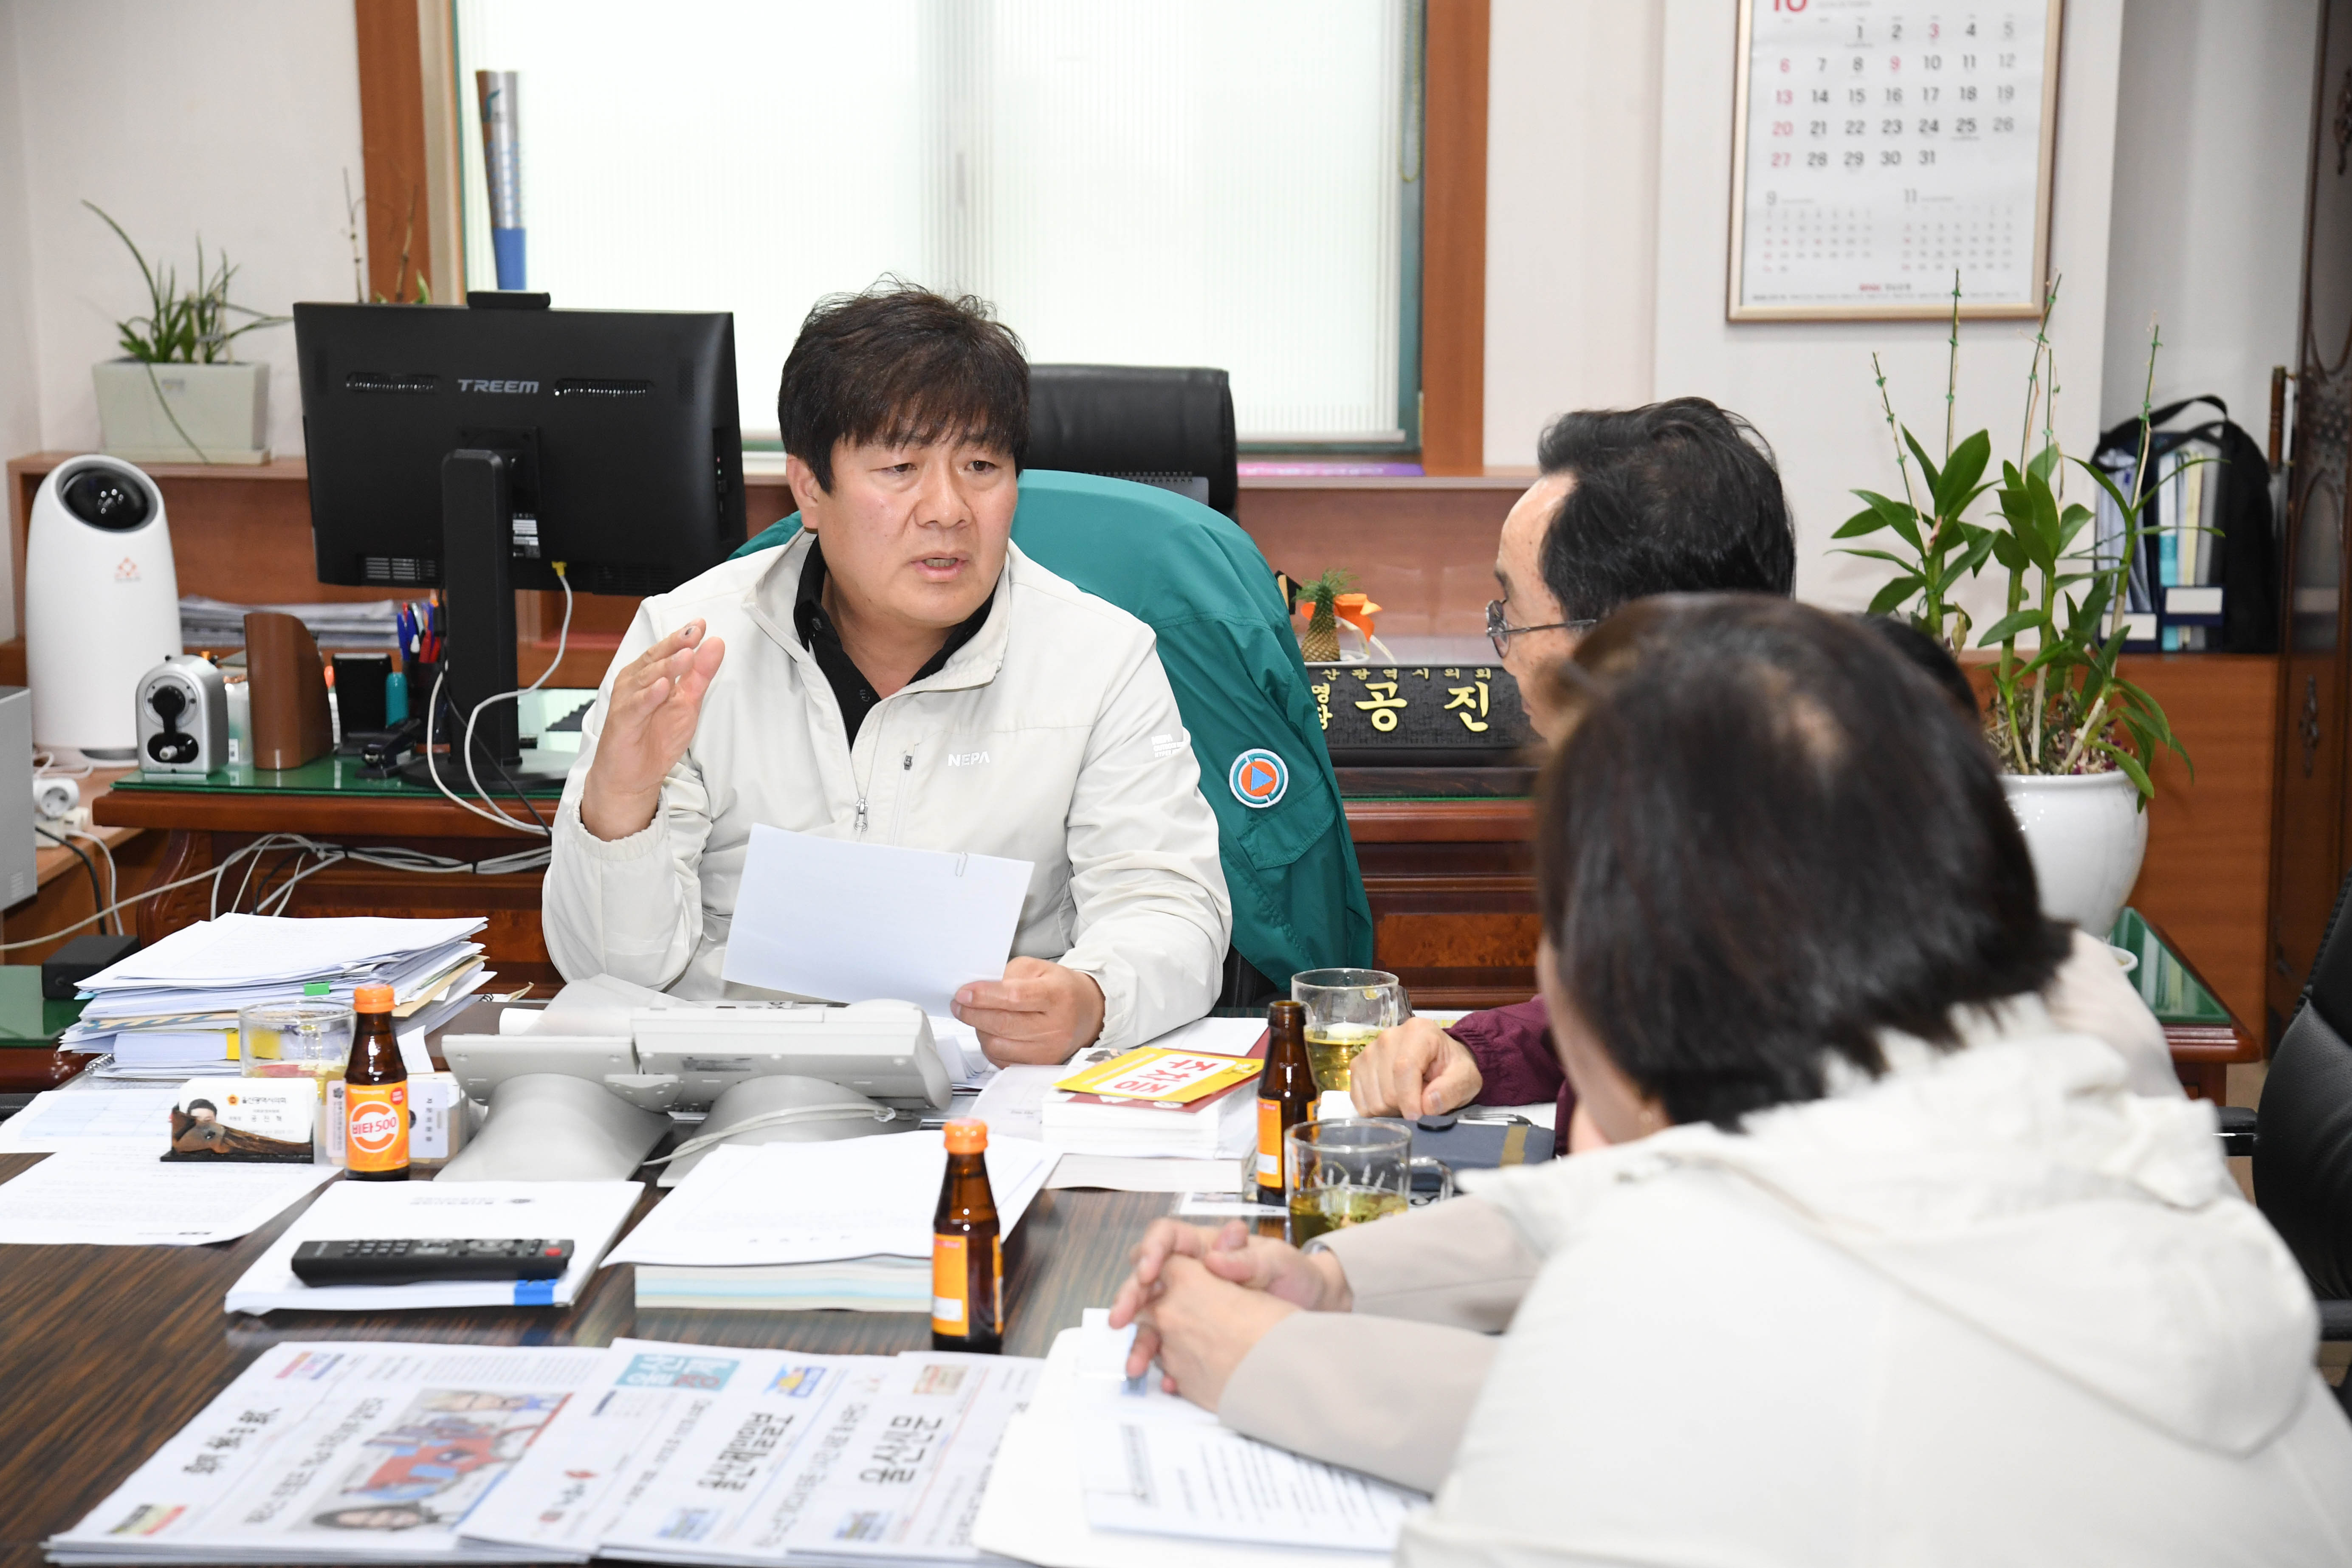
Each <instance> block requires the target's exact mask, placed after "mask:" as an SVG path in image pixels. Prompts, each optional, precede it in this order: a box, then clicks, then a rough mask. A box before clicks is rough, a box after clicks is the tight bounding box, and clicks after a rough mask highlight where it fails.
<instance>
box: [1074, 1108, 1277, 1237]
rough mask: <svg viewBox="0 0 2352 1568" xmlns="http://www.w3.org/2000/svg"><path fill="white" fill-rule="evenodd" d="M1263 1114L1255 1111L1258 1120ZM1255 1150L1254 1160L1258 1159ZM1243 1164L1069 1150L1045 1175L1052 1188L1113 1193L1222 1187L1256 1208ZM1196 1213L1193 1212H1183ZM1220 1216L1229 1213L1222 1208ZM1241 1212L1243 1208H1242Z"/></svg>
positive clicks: (1194, 1191) (1196, 1191)
mask: <svg viewBox="0 0 2352 1568" xmlns="http://www.w3.org/2000/svg"><path fill="white" fill-rule="evenodd" d="M1256 1116H1257V1113H1256V1112H1255V1110H1253V1111H1252V1112H1251V1113H1250V1117H1251V1120H1252V1121H1255V1120H1256ZM1255 1157H1256V1156H1255V1152H1253V1154H1252V1156H1251V1158H1252V1159H1253V1161H1255ZM1242 1175H1243V1167H1242V1163H1241V1161H1240V1160H1239V1159H1238V1158H1236V1159H1231V1160H1180V1159H1173V1158H1166V1157H1153V1156H1144V1157H1142V1158H1138V1157H1136V1156H1134V1155H1130V1154H1065V1155H1063V1156H1062V1157H1061V1159H1060V1160H1059V1161H1058V1162H1057V1163H1055V1166H1054V1173H1053V1174H1052V1175H1050V1176H1048V1177H1046V1178H1045V1184H1046V1185H1047V1186H1048V1187H1054V1188H1062V1187H1097V1188H1100V1189H1101V1190H1103V1191H1105V1192H1113V1193H1188V1194H1195V1195H1199V1194H1215V1193H1216V1192H1218V1191H1219V1190H1221V1189H1222V1190H1223V1192H1224V1193H1226V1194H1234V1196H1233V1201H1234V1202H1235V1203H1245V1204H1248V1205H1250V1206H1251V1207H1252V1208H1255V1207H1256V1205H1257V1200H1256V1199H1255V1198H1254V1197H1244V1196H1241V1195H1239V1194H1241V1190H1242V1188H1241V1184H1242ZM1178 1212H1179V1213H1190V1212H1192V1211H1190V1210H1179V1211H1178ZM1216 1212H1218V1213H1220V1214H1222V1213H1223V1212H1224V1211H1223V1210H1222V1209H1220V1210H1218V1211H1216ZM1241 1212H1243V1211H1241V1210H1239V1209H1236V1210H1234V1213H1236V1214H1238V1213H1241Z"/></svg>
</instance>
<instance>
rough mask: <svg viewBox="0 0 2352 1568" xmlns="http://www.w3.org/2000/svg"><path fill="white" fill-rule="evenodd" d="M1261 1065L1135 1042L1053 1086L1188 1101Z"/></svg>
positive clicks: (1169, 1101) (1170, 1101)
mask: <svg viewBox="0 0 2352 1568" xmlns="http://www.w3.org/2000/svg"><path fill="white" fill-rule="evenodd" d="M1264 1067H1265V1063H1264V1062H1261V1061H1253V1060H1251V1059H1249V1058H1244V1057H1211V1056H1202V1054H1201V1053H1200V1052H1198V1051H1171V1050H1164V1049H1160V1048H1159V1047H1152V1046H1139V1047H1136V1048H1135V1049H1134V1050H1131V1051H1129V1052H1128V1053H1127V1054H1126V1055H1125V1056H1123V1057H1114V1058H1111V1059H1110V1060H1109V1061H1107V1062H1099V1063H1097V1064H1096V1065H1095V1066H1093V1067H1090V1068H1087V1069H1086V1070H1085V1071H1084V1072H1079V1073H1073V1074H1072V1075H1071V1076H1069V1077H1068V1078H1066V1079H1062V1080H1061V1081H1060V1082H1059V1083H1056V1084H1055V1086H1054V1087H1055V1089H1062V1090H1064V1091H1066V1092H1067V1093H1070V1094H1092V1095H1099V1096H1100V1097H1102V1098H1103V1099H1105V1100H1155V1101H1158V1102H1159V1103H1160V1104H1164V1105H1189V1104H1191V1103H1192V1101H1194V1100H1205V1099H1207V1098H1208V1097H1210V1096H1211V1095H1214V1094H1222V1093H1223V1092H1224V1091H1225V1090H1226V1089H1231V1088H1232V1087H1233V1086H1234V1085H1235V1084H1237V1083H1241V1082H1243V1081H1244V1080H1245V1079H1253V1078H1255V1077H1256V1076H1257V1075H1258V1072H1259V1071H1260V1069H1262V1068H1264Z"/></svg>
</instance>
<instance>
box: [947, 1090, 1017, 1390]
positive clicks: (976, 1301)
mask: <svg viewBox="0 0 2352 1568" xmlns="http://www.w3.org/2000/svg"><path fill="white" fill-rule="evenodd" d="M947 1144H948V1173H947V1179H946V1180H945V1181H943V1182H941V1183H940V1207H939V1212H938V1213H937V1214H935V1215H932V1216H931V1348H932V1349H933V1350H935V1351H976V1352H980V1353H982V1354H983V1355H994V1354H996V1353H997V1352H999V1351H1001V1350H1003V1348H1004V1237H1003V1236H1002V1235H1001V1234H999V1232H998V1229H997V1224H996V1193H995V1190H994V1189H993V1188H992V1187H990V1186H989V1184H988V1160H987V1151H988V1123H987V1122H985V1121H950V1122H949V1123H948V1125H947Z"/></svg>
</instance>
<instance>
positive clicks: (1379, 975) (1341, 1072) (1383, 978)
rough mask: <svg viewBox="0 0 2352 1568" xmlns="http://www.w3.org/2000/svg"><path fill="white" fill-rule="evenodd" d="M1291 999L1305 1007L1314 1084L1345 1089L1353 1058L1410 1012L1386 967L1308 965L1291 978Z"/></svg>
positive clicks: (1401, 985) (1403, 996)
mask: <svg viewBox="0 0 2352 1568" xmlns="http://www.w3.org/2000/svg"><path fill="white" fill-rule="evenodd" d="M1290 999H1291V1000H1292V1001H1294V1002H1296V1003H1297V1004H1298V1005H1300V1006H1302V1007H1304V1008H1306V1009H1307V1061H1308V1062H1309V1063H1310V1064H1312V1065H1313V1067H1314V1069H1315V1087H1316V1088H1318V1089H1325V1090H1329V1089H1346V1088H1347V1087H1348V1086H1349V1082H1350V1081H1351V1080H1352V1079H1353V1076H1354V1075H1353V1071H1352V1069H1353V1068H1354V1067H1355V1062H1356V1058H1357V1057H1359V1056H1360V1055H1361V1054H1362V1053H1363V1049H1364V1047H1367V1046H1369V1045H1370V1044H1371V1043H1372V1042H1373V1041H1374V1040H1376V1039H1378V1038H1379V1037H1380V1035H1381V1030H1383V1029H1393V1028H1395V1027H1396V1026H1398V1025H1399V1024H1402V1023H1403V1022H1404V1021H1405V1019H1407V1018H1408V1017H1411V1016H1412V1004H1411V1003H1410V1002H1408V1001H1407V1000H1406V999H1405V994H1404V984H1403V982H1402V981H1400V980H1399V979H1397V977H1396V976H1395V975H1393V974H1391V973H1389V972H1388V971H1387V970H1385V969H1309V970H1306V971H1304V972H1302V973H1297V974H1294V975H1292V976H1291V977H1290Z"/></svg>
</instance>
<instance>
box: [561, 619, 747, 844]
mask: <svg viewBox="0 0 2352 1568" xmlns="http://www.w3.org/2000/svg"><path fill="white" fill-rule="evenodd" d="M707 629H708V628H707V627H706V626H704V624H703V623H702V622H701V621H698V620H697V621H688V623H687V624H686V625H684V626H680V627H678V629H677V630H676V631H674V632H672V633H670V634H669V636H667V637H664V638H662V639H661V640H660V641H659V642H657V643H656V644H654V646H653V647H649V648H647V649H646V651H645V652H644V653H642V654H640V655H638V656H637V658H636V659H635V662H633V663H632V664H630V665H629V667H628V668H625V669H624V670H622V671H621V673H620V674H619V675H617V676H615V677H614V678H613V698H612V700H611V702H609V703H608V704H606V706H605V710H604V732H603V734H602V735H600V736H599V737H598V738H597V742H596V760H595V761H594V762H593V763H590V764H589V765H588V779H587V783H586V784H585V785H584V786H583V789H582V792H581V796H580V820H581V823H582V824H583V826H585V827H586V828H587V829H588V831H589V832H591V833H593V834H594V835H595V836H596V837H599V838H603V839H608V840H609V839H614V838H626V837H629V835H631V834H633V833H635V832H638V831H640V830H641V829H643V828H644V827H645V826H646V824H647V823H649V822H651V821H653V819H654V813H655V812H656V811H657V810H658V809H660V806H661V786H662V780H663V779H665V778H667V777H668V776H669V771H670V769H672V768H674V767H676V766H677V760H678V759H679V758H680V757H683V756H684V755H686V748H687V747H688V744H690V743H691V742H693V740H694V730H695V726H696V725H697V724H698V723H700V722H701V720H702V696H703V693H704V692H706V691H709V689H710V682H711V680H712V679H713V678H714V677H716V676H717V675H718V673H719V660H721V659H722V658H726V657H727V645H726V643H725V642H724V641H722V640H721V639H719V638H718V637H705V636H704V635H703V634H704V632H705V631H706V630H707Z"/></svg>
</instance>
